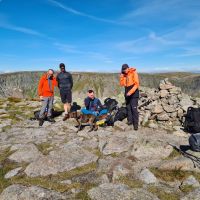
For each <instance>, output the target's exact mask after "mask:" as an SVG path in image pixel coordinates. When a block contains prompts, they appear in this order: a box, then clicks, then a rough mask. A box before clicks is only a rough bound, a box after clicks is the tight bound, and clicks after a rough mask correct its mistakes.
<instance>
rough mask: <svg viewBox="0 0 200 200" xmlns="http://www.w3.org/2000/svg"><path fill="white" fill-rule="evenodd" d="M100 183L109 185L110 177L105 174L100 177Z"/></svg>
mask: <svg viewBox="0 0 200 200" xmlns="http://www.w3.org/2000/svg"><path fill="white" fill-rule="evenodd" d="M100 182H101V184H103V183H109V182H110V181H109V178H108V176H107V175H106V174H103V175H102V176H101V177H100Z"/></svg>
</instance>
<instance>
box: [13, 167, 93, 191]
mask: <svg viewBox="0 0 200 200" xmlns="http://www.w3.org/2000/svg"><path fill="white" fill-rule="evenodd" d="M95 169H96V163H91V164H88V165H85V166H83V167H79V168H76V169H73V170H71V171H68V172H62V173H58V174H56V175H49V176H45V177H33V178H32V177H27V176H26V175H25V174H22V175H20V176H15V177H13V178H12V179H11V180H10V182H11V183H12V184H22V185H26V186H31V185H37V186H40V187H43V188H46V189H50V190H55V191H57V192H66V191H69V190H71V189H72V188H76V189H81V190H82V191H86V190H88V189H90V188H91V187H92V186H93V184H89V183H86V184H80V183H78V182H75V183H72V184H63V183H60V182H61V181H62V180H66V179H70V178H72V177H74V176H79V175H81V174H85V173H89V172H91V171H93V170H95ZM80 195H81V194H80ZM82 195H83V194H82Z"/></svg>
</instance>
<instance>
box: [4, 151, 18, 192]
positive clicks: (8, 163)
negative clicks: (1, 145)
mask: <svg viewBox="0 0 200 200" xmlns="http://www.w3.org/2000/svg"><path fill="white" fill-rule="evenodd" d="M12 153H13V151H10V148H7V149H5V150H4V151H2V152H0V165H2V168H0V193H1V192H2V191H3V190H4V189H5V188H6V187H8V186H9V185H11V182H10V180H8V179H5V178H4V176H5V175H6V174H7V172H9V171H10V170H12V169H15V168H17V167H19V164H17V163H15V162H11V161H9V160H7V158H8V157H9V156H10V155H11V154H12Z"/></svg>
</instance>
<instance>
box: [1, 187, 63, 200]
mask: <svg viewBox="0 0 200 200" xmlns="http://www.w3.org/2000/svg"><path fill="white" fill-rule="evenodd" d="M0 199H1V200H22V199H23V200H46V199H48V200H64V199H66V197H65V196H63V195H62V194H61V193H58V192H55V191H51V190H47V189H44V188H41V187H37V186H31V187H26V186H22V185H11V186H9V187H7V188H6V189H5V190H4V191H3V192H2V193H1V194H0Z"/></svg>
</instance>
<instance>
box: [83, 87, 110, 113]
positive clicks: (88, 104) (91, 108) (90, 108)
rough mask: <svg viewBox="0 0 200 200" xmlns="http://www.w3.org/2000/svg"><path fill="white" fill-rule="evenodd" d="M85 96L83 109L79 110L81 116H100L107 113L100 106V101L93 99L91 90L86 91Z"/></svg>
mask: <svg viewBox="0 0 200 200" xmlns="http://www.w3.org/2000/svg"><path fill="white" fill-rule="evenodd" d="M87 95H88V97H87V98H85V100H84V104H85V108H83V109H81V112H82V113H83V114H85V115H94V116H101V115H105V114H107V113H108V110H107V109H105V108H104V107H103V106H102V104H101V101H100V100H99V99H98V98H96V97H95V95H94V91H93V90H88V93H87Z"/></svg>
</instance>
